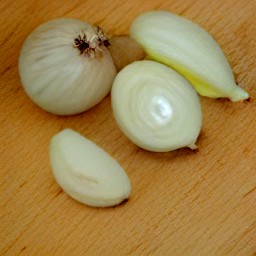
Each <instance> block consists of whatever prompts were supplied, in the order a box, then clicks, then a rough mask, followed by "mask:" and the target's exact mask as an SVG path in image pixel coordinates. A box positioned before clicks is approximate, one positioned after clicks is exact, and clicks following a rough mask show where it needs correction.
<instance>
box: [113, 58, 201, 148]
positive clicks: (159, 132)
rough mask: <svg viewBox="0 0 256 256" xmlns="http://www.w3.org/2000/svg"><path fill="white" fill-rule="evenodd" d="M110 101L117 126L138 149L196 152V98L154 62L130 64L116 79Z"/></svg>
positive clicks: (190, 89)
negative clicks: (188, 149) (183, 149)
mask: <svg viewBox="0 0 256 256" xmlns="http://www.w3.org/2000/svg"><path fill="white" fill-rule="evenodd" d="M111 98H112V108H113V113H114V116H115V118H116V121H117V123H118V124H119V126H120V128H121V130H122V131H123V132H124V133H125V134H126V136H127V137H128V138H129V139H130V140H131V141H133V142H134V143H135V144H136V145H138V146H139V147H141V148H144V149H147V150H150V151H155V152H166V151H171V150H174V149H177V148H181V147H189V148H191V149H195V148H196V145H195V143H196V140H197V137H198V135H199V132H200V129H201V125H202V113H201V106H200V102H199V97H198V95H197V93H196V91H195V90H194V89H193V87H192V86H191V85H190V84H189V83H188V82H187V80H186V79H184V78H183V77H182V76H181V75H180V74H178V73H177V72H176V71H174V70H172V69H170V68H168V67H167V66H165V65H163V64H160V63H157V62H154V61H149V60H144V61H137V62H134V63H132V64H130V65H128V66H126V67H125V68H124V69H123V70H121V71H120V72H119V73H118V75H117V76H116V78H115V80H114V83H113V87H112V90H111Z"/></svg>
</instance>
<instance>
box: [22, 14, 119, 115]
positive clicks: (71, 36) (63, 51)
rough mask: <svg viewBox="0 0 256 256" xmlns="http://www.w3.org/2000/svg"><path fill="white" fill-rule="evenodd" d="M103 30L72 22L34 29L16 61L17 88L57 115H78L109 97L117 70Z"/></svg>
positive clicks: (69, 20)
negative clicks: (19, 82)
mask: <svg viewBox="0 0 256 256" xmlns="http://www.w3.org/2000/svg"><path fill="white" fill-rule="evenodd" d="M105 45H107V38H106V37H105V36H104V34H103V32H102V30H99V29H98V28H96V27H94V26H92V25H90V24H88V23H86V22H83V21H80V20H76V19H64V18H61V19H56V20H52V21H49V22H46V23H44V24H42V25H40V26H39V27H38V28H36V29H35V30H34V31H33V32H32V33H31V34H30V35H29V36H28V38H27V39H26V41H25V42H24V44H23V47H22V50H21V53H20V57H19V72H20V77H21V81H22V84H23V86H24V89H25V91H26V92H27V94H28V95H29V97H30V98H31V99H32V100H33V101H34V102H35V103H36V104H37V105H38V106H40V107H41V108H43V109H45V110H46V111H49V112H51V113H54V114H58V115H70V114H77V113H80V112H83V111H85V110H87V109H89V108H91V107H93V106H94V105H96V104H97V103H99V102H100V101H101V100H102V99H103V98H104V97H105V96H106V95H107V94H108V93H109V91H110V88H111V85H112V82H113V79H114V77H115V76H116V68H115V66H114V63H113V60H112V57H111V55H110V53H109V51H108V50H107V47H106V46H105Z"/></svg>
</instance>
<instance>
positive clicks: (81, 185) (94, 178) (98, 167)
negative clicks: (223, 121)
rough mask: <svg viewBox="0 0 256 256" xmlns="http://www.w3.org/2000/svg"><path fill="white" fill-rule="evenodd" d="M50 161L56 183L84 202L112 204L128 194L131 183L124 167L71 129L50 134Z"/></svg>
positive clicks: (123, 198) (95, 204)
mask: <svg viewBox="0 0 256 256" xmlns="http://www.w3.org/2000/svg"><path fill="white" fill-rule="evenodd" d="M50 161H51V166H52V170H53V174H54V177H55V179H56V181H57V183H58V184H59V185H60V186H61V187H62V189H63V190H64V191H65V192H66V193H67V194H68V195H70V196H71V197H72V198H74V199H76V200H77V201H79V202H81V203H83V204H86V205H90V206H96V207H107V206H113V205H117V204H120V203H121V202H122V201H124V200H125V199H128V198H129V196H130V193H131V184H130V180H129V178H128V176H127V174H126V173H125V171H124V170H123V168H122V167H121V166H120V165H119V164H118V163H117V162H116V161H115V160H114V159H113V158H112V157H111V156H110V155H108V154H107V153H106V152H105V151H104V150H103V149H101V148H100V147H98V146H97V145H96V144H94V143H93V142H92V141H90V140H88V139H86V138H85V137H83V136H82V135H80V134H79V133H77V132H75V131H73V130H71V129H65V130H63V131H61V132H60V133H58V134H56V135H55V136H54V137H53V138H52V140H51V144H50Z"/></svg>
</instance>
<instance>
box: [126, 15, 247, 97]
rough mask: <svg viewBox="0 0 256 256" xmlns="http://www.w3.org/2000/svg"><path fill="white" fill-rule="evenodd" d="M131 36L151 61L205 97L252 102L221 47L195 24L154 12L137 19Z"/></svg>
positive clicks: (176, 16) (177, 17) (132, 27)
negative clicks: (174, 74) (185, 80)
mask: <svg viewBox="0 0 256 256" xmlns="http://www.w3.org/2000/svg"><path fill="white" fill-rule="evenodd" d="M130 33H131V37H132V38H134V39H135V40H137V42H138V43H140V44H141V46H142V47H143V48H144V50H145V51H146V53H147V54H148V55H149V57H150V58H151V59H153V60H156V61H159V62H161V63H164V64H166V65H169V66H171V67H172V68H174V69H175V70H177V71H178V72H179V73H181V74H182V75H183V76H184V77H186V78H187V79H188V80H189V81H190V82H191V84H192V85H193V86H194V87H195V89H196V90H197V92H198V93H200V94H201V95H203V96H208V97H211V98H220V97H224V98H229V99H230V100H231V101H240V100H245V99H247V98H249V94H248V93H247V92H246V91H245V90H243V89H242V88H240V87H238V86H237V85H236V82H235V78H234V75H233V73H232V70H231V68H230V65H229V63H228V60H227V59H226V57H225V55H224V54H223V52H222V50H221V48H220V47H219V45H218V44H217V43H216V41H215V40H214V39H213V37H212V36H211V35H210V34H209V33H207V32H206V31H205V30H204V29H203V28H202V27H200V26H199V25H197V24H195V23H194V22H192V21H190V20H187V19H185V18H183V17H181V16H178V15H175V14H173V13H170V12H167V11H152V12H147V13H143V14H142V15H140V16H139V17H137V18H136V19H135V20H134V22H133V24H132V26H131V31H130Z"/></svg>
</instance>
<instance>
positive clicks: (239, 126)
mask: <svg viewBox="0 0 256 256" xmlns="http://www.w3.org/2000/svg"><path fill="white" fill-rule="evenodd" d="M0 6H1V13H0V21H1V28H0V38H1V41H0V47H1V48H0V51H1V55H0V56H1V59H0V62H1V64H0V72H1V84H0V86H1V87H0V111H1V112H0V172H1V173H0V177H1V180H0V183H1V186H0V193H1V194H0V254H1V255H62V256H63V255H76V256H77V255H92V256H94V255H95V256H97V255H101V256H104V255H113V256H115V255H157V256H158V255H174V256H176V255H182V256H183V255H188V256H191V255H195V256H209V255H214V256H223V255H224V256H226V255H230V256H231V255H232V256H252V255H256V210H255V209H256V167H255V166H256V146H255V144H256V100H255V98H256V88H255V85H256V84H255V82H256V67H255V62H256V30H255V27H256V2H255V0H226V1H224V0H215V1H211V0H183V1H177V0H176V1H175V0H169V1H164V0H151V1H136V0H131V1H117V0H112V1H109V0H101V1H96V0H88V1H80V0H74V1H63V0H53V1H44V0H37V1H32V0H20V1H8V0H2V1H1V2H0ZM155 9H165V10H169V11H172V12H174V13H177V14H181V15H183V16H185V17H187V18H190V19H192V20H194V21H195V22H197V23H199V24H200V25H202V26H203V27H204V28H206V29H207V30H208V31H209V32H210V33H211V34H212V35H213V36H214V37H215V39H216V40H217V42H218V43H219V44H220V46H221V47H222V48H223V50H224V52H225V53H226V55H227V56H228V58H229V61H230V63H231V66H232V69H233V71H234V74H235V77H236V80H237V82H238V84H240V86H241V87H243V88H245V89H246V90H247V91H248V92H249V93H250V95H251V101H250V102H243V103H231V102H228V101H226V100H214V99H208V98H203V97H201V102H202V108H203V116H204V119H203V129H202V133H201V135H200V138H199V140H198V146H199V147H200V150H199V152H198V153H194V152H192V151H190V150H188V149H181V150H176V151H173V152H170V153H150V152H147V151H145V150H142V149H139V148H138V147H136V146H135V145H134V144H132V143H131V142H130V141H129V140H128V139H127V138H126V137H125V136H124V135H123V134H122V132H121V131H120V130H119V128H118V126H117V124H116V123H115V120H114V118H113V115H112V112H111V104H110V103H111V102H110V97H109V96H108V97H106V98H105V99H104V100H103V101H102V102H101V103H100V104H99V105H97V106H96V107H94V108H93V109H91V110H89V111H87V112H85V113H83V114H80V115H76V116H70V117H58V116H54V115H51V114H48V113H46V112H44V111H43V110H41V109H39V108H38V107H37V106H35V105H34V104H33V103H32V102H31V100H30V99H29V98H28V97H27V96H26V94H25V92H24V90H23V88H22V86H21V83H20V79H19V74H18V56H19V51H20V49H21V46H22V43H23V41H24V40H25V38H26V37H27V36H28V34H29V33H30V32H31V31H32V30H33V29H34V28H35V27H36V26H38V25H39V24H41V23H43V22H45V21H48V20H50V19H53V18H58V17H72V18H78V19H82V20H86V21H88V22H92V23H96V24H99V25H100V26H102V27H103V28H104V29H105V30H107V31H108V32H110V33H111V34H127V33H128V31H129V26H130V24H131V22H132V20H133V19H134V18H135V17H136V16H137V15H138V14H140V13H142V12H145V11H149V10H155ZM66 127H70V128H73V129H75V130H77V131H79V132H81V133H82V134H83V135H84V136H86V137H87V138H89V139H91V140H92V141H94V142H95V143H97V144H98V145H99V146H101V147H102V148H103V149H105V150H106V151H107V152H108V153H109V154H111V155H112V156H113V157H114V158H115V159H117V160H118V161H119V162H120V164H121V165H122V166H123V167H124V169H125V170H126V171H127V173H128V175H129V177H130V179H131V182H132V186H133V190H132V195H131V198H130V200H129V201H128V202H127V203H126V204H123V205H121V206H119V207H113V208H108V209H95V208H90V207H86V206H84V205H82V204H79V203H77V202H76V201H74V200H72V199H71V198H70V197H68V196H67V195H66V194H65V193H63V191H62V190H61V189H60V188H59V186H58V185H57V184H56V182H55V181H54V179H53V175H52V172H51V168H50V164H49V157H48V147H49V141H50V139H51V137H52V136H53V135H54V134H56V133H57V132H58V131H60V130H62V129H63V128H66Z"/></svg>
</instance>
